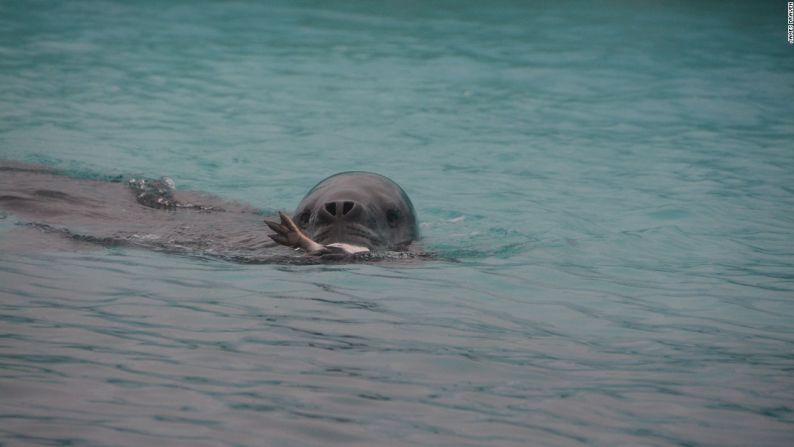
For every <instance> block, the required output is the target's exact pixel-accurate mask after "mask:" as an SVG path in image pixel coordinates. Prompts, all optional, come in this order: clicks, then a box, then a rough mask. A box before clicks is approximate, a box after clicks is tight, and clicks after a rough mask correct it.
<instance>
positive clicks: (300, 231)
mask: <svg viewBox="0 0 794 447" xmlns="http://www.w3.org/2000/svg"><path fill="white" fill-rule="evenodd" d="M266 222H267V224H268V225H269V226H270V228H271V229H273V230H274V231H275V232H276V234H275V235H273V236H271V237H272V238H273V240H275V241H276V242H279V243H281V244H283V245H288V246H295V247H301V248H303V249H305V250H306V251H308V252H309V253H312V254H324V253H327V252H328V251H334V249H336V251H340V250H341V251H342V252H346V253H351V254H354V253H360V252H366V251H401V250H405V249H406V248H407V247H408V246H409V245H410V244H411V243H412V242H413V241H414V240H416V239H417V238H418V236H419V229H418V226H417V224H416V212H415V211H414V207H413V204H412V203H411V199H410V198H409V197H408V194H406V193H405V191H404V190H403V189H402V188H401V187H400V186H399V185H398V184H397V183H395V182H394V181H392V180H391V179H389V178H388V177H385V176H382V175H380V174H375V173H372V172H363V171H351V172H342V173H339V174H335V175H332V176H330V177H328V178H326V179H325V180H322V181H321V182H320V183H318V184H317V185H316V186H314V187H313V188H312V189H311V190H309V192H308V193H307V194H306V196H305V197H304V198H303V200H301V202H300V204H298V207H297V208H296V209H295V213H294V214H293V218H292V219H290V218H289V217H288V216H286V215H283V214H282V215H281V223H280V224H278V223H275V222H273V221H266Z"/></svg>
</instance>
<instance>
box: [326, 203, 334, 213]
mask: <svg viewBox="0 0 794 447" xmlns="http://www.w3.org/2000/svg"><path fill="white" fill-rule="evenodd" d="M325 210H326V211H328V213H329V214H330V215H332V216H336V203H334V202H328V203H326V204H325Z"/></svg>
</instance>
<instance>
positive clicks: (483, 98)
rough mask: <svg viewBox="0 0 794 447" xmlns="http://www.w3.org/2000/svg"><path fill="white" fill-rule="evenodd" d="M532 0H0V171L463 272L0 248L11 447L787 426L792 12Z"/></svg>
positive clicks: (5, 418) (565, 438) (793, 363)
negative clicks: (209, 212) (370, 196)
mask: <svg viewBox="0 0 794 447" xmlns="http://www.w3.org/2000/svg"><path fill="white" fill-rule="evenodd" d="M526 3H528V2H518V1H516V2H507V1H496V2H488V3H487V4H486V3H483V2H463V1H461V2H389V1H373V2H339V3H338V4H332V3H328V2H315V1H299V2H262V3H252V2H172V3H168V4H165V3H162V2H105V1H69V2H60V3H48V2H33V1H25V2H15V1H2V2H0V158H3V159H12V160H20V161H25V162H33V163H43V164H47V165H50V166H54V167H57V168H61V169H65V170H67V171H70V172H71V173H72V174H74V175H89V174H88V173H91V175H94V176H95V175H96V174H97V173H99V174H101V175H107V176H114V175H122V174H144V175H148V176H152V177H157V176H160V175H168V176H171V177H173V178H174V179H175V180H176V182H177V184H178V186H179V187H180V188H184V189H192V190H201V191H207V192H211V193H214V194H218V195H220V196H223V197H226V198H229V199H235V200H240V201H243V202H248V203H251V204H254V205H255V206H257V207H260V208H262V209H263V210H266V211H272V210H276V209H287V210H291V209H293V208H294V206H295V205H296V204H297V203H298V201H299V200H300V198H301V197H302V196H303V194H304V193H305V192H306V191H307V190H308V189H309V188H310V187H311V186H312V185H314V183H316V182H317V181H318V180H320V179H322V178H324V177H326V176H327V175H329V174H332V173H334V172H338V171H344V170H369V171H376V172H380V173H382V174H385V175H387V176H389V177H391V178H393V179H394V180H396V181H397V182H398V183H400V184H401V185H402V186H403V188H404V189H405V190H406V191H407V192H408V194H409V195H410V196H411V198H412V200H413V203H414V205H415V206H416V208H417V212H418V214H419V218H420V221H421V228H422V233H423V240H422V243H423V245H424V246H425V247H426V248H427V249H428V250H431V251H434V252H436V253H439V254H441V255H443V257H452V258H456V259H457V260H458V261H459V262H448V261H445V260H438V261H428V262H422V263H417V264H410V265H391V264H375V265H333V266H330V265H329V266H313V267H289V266H267V265H265V266H241V265H235V264H231V263H225V262H221V261H207V260H200V259H194V258H190V257H183V256H169V255H165V254H156V253H151V252H146V251H136V250H127V249H122V248H108V249H105V248H102V249H99V250H91V251H85V250H78V251H54V250H53V251H44V252H42V251H31V252H24V251H21V252H2V253H0V444H3V445H102V446H108V445H119V446H122V445H163V446H166V445H190V446H205V445H206V446H214V445H228V446H258V445H273V446H315V445H316V446H328V445H361V446H375V445H383V446H392V445H393V446H429V445H433V446H486V445H487V446H525V445H544V446H570V445H599V446H614V445H652V446H668V445H669V446H744V445H765V446H788V445H792V443H794V405H792V402H794V375H793V373H792V372H793V371H794V298H792V297H794V211H793V210H794V175H792V173H793V172H794V143H793V142H794V118H793V117H794V74H792V73H794V48H793V47H792V46H790V45H788V44H787V43H786V32H785V25H786V15H785V14H786V8H785V6H786V5H785V2H746V4H743V3H733V2H699V3H697V4H696V5H691V4H689V3H688V2H675V1H664V2H653V3H647V4H642V5H640V4H635V3H634V2H623V1H609V2H600V3H598V4H597V5H593V4H590V3H584V2H581V3H579V2H576V3H575V2H570V3H558V2H537V3H532V4H531V5H530V4H526ZM16 221H17V219H16V218H15V216H13V215H4V216H3V219H2V220H0V227H2V232H1V233H0V237H12V236H9V234H13V233H9V232H10V231H11V230H12V229H13V228H14V227H15V225H14V223H15V222H16Z"/></svg>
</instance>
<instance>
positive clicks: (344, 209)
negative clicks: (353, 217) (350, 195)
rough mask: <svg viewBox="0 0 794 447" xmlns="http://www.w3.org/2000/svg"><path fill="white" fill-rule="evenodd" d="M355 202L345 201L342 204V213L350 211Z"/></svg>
mask: <svg viewBox="0 0 794 447" xmlns="http://www.w3.org/2000/svg"><path fill="white" fill-rule="evenodd" d="M354 205H355V204H354V203H353V202H345V203H343V204H342V215H343V216H344V215H345V214H347V213H349V212H350V211H351V210H352V209H353V206H354Z"/></svg>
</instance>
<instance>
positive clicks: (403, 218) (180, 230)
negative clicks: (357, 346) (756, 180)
mask: <svg viewBox="0 0 794 447" xmlns="http://www.w3.org/2000/svg"><path fill="white" fill-rule="evenodd" d="M174 186H175V184H174V182H173V181H172V180H171V179H168V178H163V179H160V180H152V179H142V178H134V179H131V180H127V179H122V178H120V177H119V178H109V179H107V180H92V179H81V178H74V177H70V176H68V175H61V174H60V173H58V172H57V171H54V170H52V169H48V168H46V167H42V166H36V165H22V164H20V163H13V162H2V161H0V210H3V211H5V212H7V213H10V214H12V215H14V216H15V217H16V218H17V220H18V222H17V223H18V224H19V225H18V226H17V227H16V228H15V229H13V230H10V231H6V232H4V233H2V234H0V250H4V251H7V250H9V249H16V250H29V249H35V248H42V249H50V248H60V247H61V246H63V245H64V243H63V242H61V241H69V242H70V244H67V246H68V248H71V247H72V246H73V245H74V243H79V245H80V247H81V248H82V247H83V246H86V243H88V244H89V245H105V246H108V245H113V246H130V247H138V248H145V249H151V250H156V251H165V252H169V253H184V254H188V255H192V256H201V257H214V258H221V259H225V260H229V261H234V262H242V263H283V264H315V263H322V262H326V261H341V262H345V261H350V262H361V261H377V260H389V259H406V258H415V257H424V254H423V253H421V252H419V251H417V250H416V249H415V245H414V244H411V242H412V241H414V240H416V239H417V237H418V232H417V227H416V217H415V213H414V210H413V206H412V205H411V202H410V199H408V196H407V195H406V194H405V192H404V191H403V190H402V189H401V188H400V187H399V186H397V184H396V183H394V182H392V181H391V180H389V179H387V178H386V177H383V176H380V175H377V174H372V173H365V172H347V173H341V174H337V175H334V176H331V177H329V178H327V179H326V180H323V181H322V182H320V183H319V184H318V185H317V186H315V187H314V188H312V189H311V190H310V191H309V193H308V194H307V195H306V197H305V198H304V199H303V201H301V203H300V205H298V208H297V209H296V212H295V214H294V215H295V220H294V221H293V220H292V219H291V218H290V217H289V216H287V215H286V214H283V213H279V214H280V215H281V216H282V217H281V223H278V222H275V221H273V220H270V221H269V223H268V225H269V226H270V227H271V228H273V229H274V230H275V231H276V232H275V233H274V234H273V233H270V232H269V231H267V227H266V226H265V225H263V224H262V218H263V217H264V216H263V214H262V213H261V212H260V211H258V210H257V209H255V208H253V207H251V206H248V205H245V204H241V203H238V202H232V201H227V200H223V199H220V198H218V197H215V196H212V195H209V194H202V193H196V192H190V191H182V190H177V189H175V187H174ZM2 217H3V213H2V212H0V218H2ZM274 241H275V242H274ZM295 247H299V248H302V249H303V250H305V251H302V250H295V249H293V248H295Z"/></svg>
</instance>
